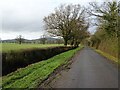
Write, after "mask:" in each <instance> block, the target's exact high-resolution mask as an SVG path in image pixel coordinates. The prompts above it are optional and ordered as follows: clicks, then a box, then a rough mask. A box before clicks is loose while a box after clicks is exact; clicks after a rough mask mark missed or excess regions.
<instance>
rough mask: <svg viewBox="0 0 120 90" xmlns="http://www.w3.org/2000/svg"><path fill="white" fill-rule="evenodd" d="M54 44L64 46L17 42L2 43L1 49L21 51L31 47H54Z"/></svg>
mask: <svg viewBox="0 0 120 90" xmlns="http://www.w3.org/2000/svg"><path fill="white" fill-rule="evenodd" d="M54 46H63V44H45V45H43V44H21V45H20V44H16V43H2V44H0V47H2V49H0V51H2V52H10V51H11V50H14V51H19V50H22V49H30V48H45V47H54Z"/></svg>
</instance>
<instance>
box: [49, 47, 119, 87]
mask: <svg viewBox="0 0 120 90" xmlns="http://www.w3.org/2000/svg"><path fill="white" fill-rule="evenodd" d="M49 86H50V87H52V88H118V68H117V66H116V65H114V64H113V63H112V62H111V61H110V60H107V59H106V58H104V57H103V56H101V55H99V54H98V53H96V52H95V51H94V50H92V49H91V48H89V47H85V48H84V49H82V50H81V51H80V52H78V55H77V56H76V57H75V58H74V62H73V63H72V65H71V68H70V69H69V70H67V71H66V70H64V71H62V72H61V73H60V76H59V77H57V78H56V79H55V80H53V81H52V82H51V83H50V84H49Z"/></svg>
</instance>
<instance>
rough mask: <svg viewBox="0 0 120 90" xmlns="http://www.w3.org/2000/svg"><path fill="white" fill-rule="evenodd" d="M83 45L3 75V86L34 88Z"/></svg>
mask: <svg viewBox="0 0 120 90" xmlns="http://www.w3.org/2000/svg"><path fill="white" fill-rule="evenodd" d="M81 48H83V46H80V47H79V48H76V49H73V50H70V51H67V52H64V53H61V54H59V55H56V56H54V57H52V58H50V59H48V60H46V61H41V62H38V63H35V64H31V65H29V66H27V67H25V68H21V69H18V70H17V71H15V72H12V73H10V74H8V75H7V76H4V77H3V78H2V79H3V80H2V87H3V88H36V87H38V85H39V83H40V82H42V81H43V80H45V79H46V78H47V77H48V76H49V75H50V74H51V73H52V72H53V71H54V70H55V69H57V68H58V67H59V66H61V65H63V64H66V63H67V62H68V61H69V59H70V58H71V57H72V56H73V55H74V54H75V53H76V52H77V51H78V50H80V49H81Z"/></svg>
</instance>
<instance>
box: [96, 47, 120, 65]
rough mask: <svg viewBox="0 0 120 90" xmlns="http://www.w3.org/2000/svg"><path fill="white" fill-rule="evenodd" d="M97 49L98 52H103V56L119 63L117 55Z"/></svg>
mask: <svg viewBox="0 0 120 90" xmlns="http://www.w3.org/2000/svg"><path fill="white" fill-rule="evenodd" d="M95 51H96V52H98V53H99V54H101V55H102V56H104V57H106V58H108V59H110V60H112V61H113V62H115V63H118V58H115V57H113V56H111V55H110V54H107V53H105V52H103V51H101V50H97V49H95Z"/></svg>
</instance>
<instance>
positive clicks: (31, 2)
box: [0, 0, 101, 40]
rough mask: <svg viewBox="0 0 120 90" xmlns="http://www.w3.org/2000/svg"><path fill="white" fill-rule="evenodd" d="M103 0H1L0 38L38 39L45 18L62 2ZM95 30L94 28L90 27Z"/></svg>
mask: <svg viewBox="0 0 120 90" xmlns="http://www.w3.org/2000/svg"><path fill="white" fill-rule="evenodd" d="M92 1H97V2H101V0H0V38H1V39H2V40H5V39H14V38H16V37H17V36H18V35H22V36H24V38H25V39H37V38H39V37H40V36H41V35H42V34H43V33H44V28H43V18H44V16H48V15H49V14H50V13H52V12H53V11H54V8H56V7H58V6H59V5H60V4H64V3H66V4H69V3H70V4H71V3H72V4H78V3H79V4H81V5H84V6H86V5H88V2H92ZM90 31H91V32H94V28H91V29H90Z"/></svg>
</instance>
